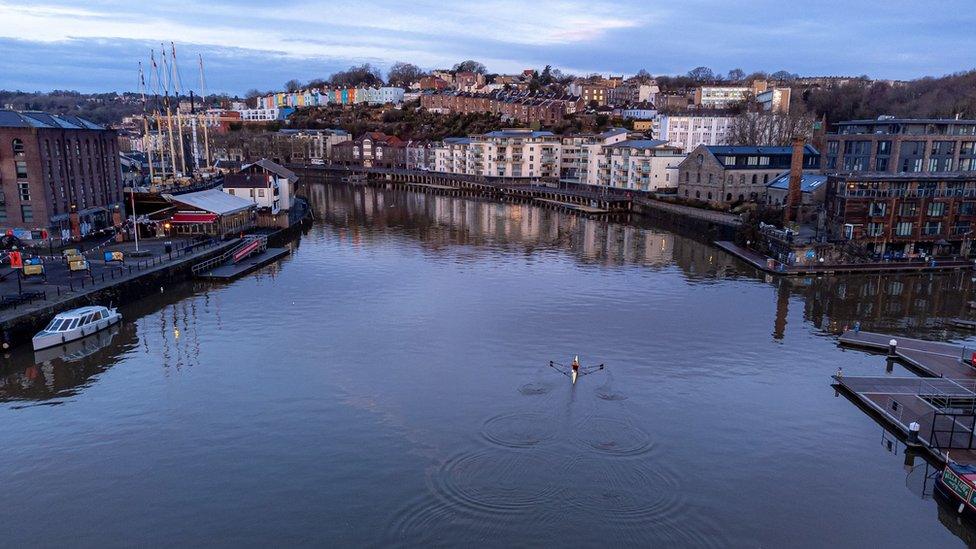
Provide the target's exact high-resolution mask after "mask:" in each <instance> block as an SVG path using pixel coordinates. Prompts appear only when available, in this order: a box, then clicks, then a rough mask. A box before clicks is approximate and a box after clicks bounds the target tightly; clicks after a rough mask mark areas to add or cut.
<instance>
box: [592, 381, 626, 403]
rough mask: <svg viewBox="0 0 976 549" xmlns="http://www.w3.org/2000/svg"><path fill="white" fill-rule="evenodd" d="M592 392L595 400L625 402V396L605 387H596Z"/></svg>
mask: <svg viewBox="0 0 976 549" xmlns="http://www.w3.org/2000/svg"><path fill="white" fill-rule="evenodd" d="M593 392H594V393H595V394H596V396H597V398H601V399H603V400H627V395H625V394H623V393H621V392H620V391H615V390H613V389H612V388H610V387H609V386H607V385H604V386H603V387H597V388H596V390H595V391H593Z"/></svg>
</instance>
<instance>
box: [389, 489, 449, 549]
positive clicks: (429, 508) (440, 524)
mask: <svg viewBox="0 0 976 549" xmlns="http://www.w3.org/2000/svg"><path fill="white" fill-rule="evenodd" d="M455 518H456V516H455V513H454V512H453V511H452V510H451V508H450V507H449V506H448V505H447V504H446V503H444V502H442V501H439V500H437V499H435V498H433V497H432V496H430V495H429V494H427V495H425V496H424V497H422V498H420V499H418V500H415V501H413V502H411V503H409V504H408V505H406V506H405V507H403V508H402V509H400V510H399V511H397V513H396V515H394V517H393V519H392V520H390V521H389V522H388V524H387V526H388V529H387V531H386V541H385V543H384V545H387V546H389V545H393V544H395V545H398V546H402V547H408V546H426V547H430V546H431V545H435V544H436V545H444V544H447V542H448V541H450V540H451V539H452V538H453V534H452V533H451V530H452V528H451V526H450V525H451V523H452V522H453V521H454V519H455Z"/></svg>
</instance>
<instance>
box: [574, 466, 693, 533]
mask: <svg viewBox="0 0 976 549" xmlns="http://www.w3.org/2000/svg"><path fill="white" fill-rule="evenodd" d="M567 476H568V477H569V478H571V479H573V482H572V483H571V484H570V485H569V486H568V487H567V489H566V491H565V493H564V494H563V497H564V501H566V502H567V503H568V504H570V505H573V506H575V507H577V508H579V509H582V510H584V511H585V510H588V511H590V512H592V513H594V514H596V515H599V516H600V519H601V520H613V521H621V522H630V521H640V522H648V521H665V520H668V519H670V518H672V517H675V516H677V515H678V514H679V513H680V511H681V508H682V506H683V501H682V499H681V493H680V491H679V490H678V483H677V481H676V479H675V476H674V475H673V474H672V472H671V471H670V470H669V469H667V468H666V467H665V466H664V465H663V464H661V463H651V462H647V461H641V462H626V463H623V464H621V463H620V462H616V463H608V462H606V461H605V460H601V459H600V458H590V459H579V460H576V461H575V462H574V463H573V464H572V465H570V467H569V469H568V470H567Z"/></svg>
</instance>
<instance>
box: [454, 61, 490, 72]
mask: <svg viewBox="0 0 976 549" xmlns="http://www.w3.org/2000/svg"><path fill="white" fill-rule="evenodd" d="M453 71H454V72H476V73H478V74H485V73H486V72H488V69H487V68H486V67H485V66H484V64H482V63H479V62H477V61H474V60H472V59H468V60H467V61H461V62H460V63H458V64H457V65H454V69H453Z"/></svg>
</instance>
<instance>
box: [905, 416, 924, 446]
mask: <svg viewBox="0 0 976 549" xmlns="http://www.w3.org/2000/svg"><path fill="white" fill-rule="evenodd" d="M920 427H921V426H920V425H919V424H918V422H917V421H913V422H911V423H910V424H909V425H908V444H918V430H919V428H920Z"/></svg>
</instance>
